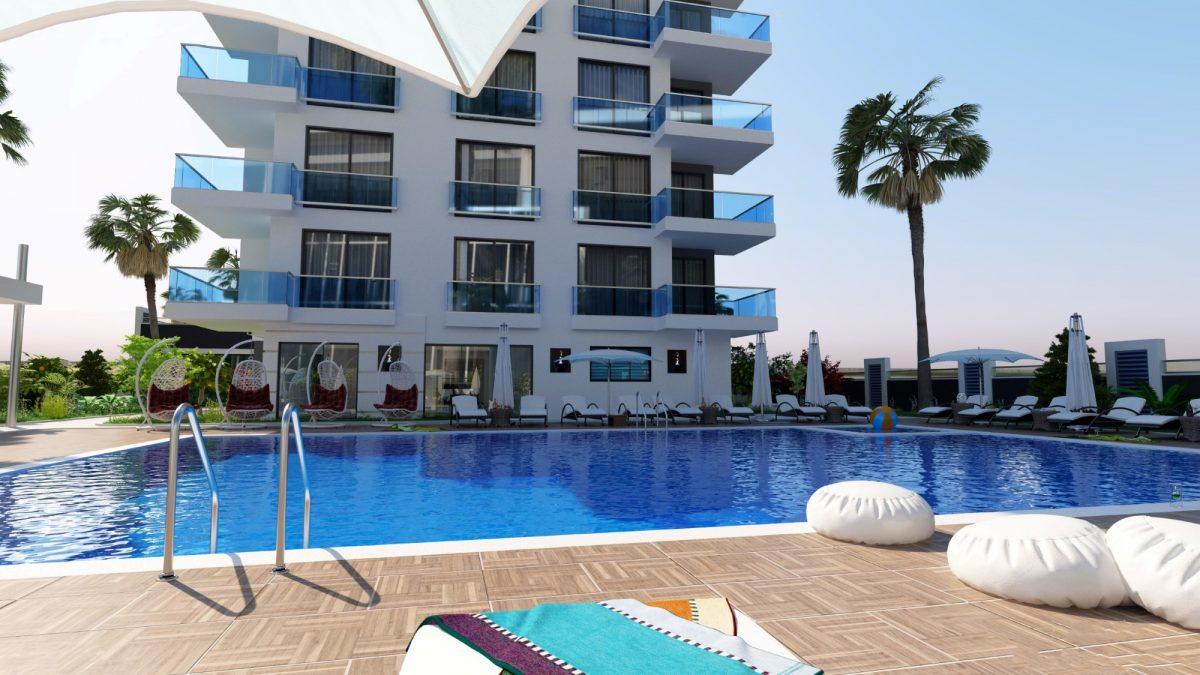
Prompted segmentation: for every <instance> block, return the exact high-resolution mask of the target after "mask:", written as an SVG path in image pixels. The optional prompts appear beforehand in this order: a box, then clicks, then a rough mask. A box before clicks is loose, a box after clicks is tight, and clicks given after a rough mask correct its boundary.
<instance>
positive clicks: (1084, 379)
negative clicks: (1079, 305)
mask: <svg viewBox="0 0 1200 675" xmlns="http://www.w3.org/2000/svg"><path fill="white" fill-rule="evenodd" d="M1067 330H1068V333H1067V409H1068V410H1080V409H1082V408H1095V407H1096V384H1095V382H1094V381H1093V380H1092V360H1091V358H1090V357H1089V356H1088V346H1087V334H1086V333H1084V332H1083V317H1082V316H1079V315H1078V314H1072V315H1071V323H1070V325H1069V326H1068V329H1067Z"/></svg>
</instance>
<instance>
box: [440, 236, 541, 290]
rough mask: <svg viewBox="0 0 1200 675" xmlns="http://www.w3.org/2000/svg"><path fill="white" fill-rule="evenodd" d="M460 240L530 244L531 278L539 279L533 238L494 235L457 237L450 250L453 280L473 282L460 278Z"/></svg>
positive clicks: (513, 282)
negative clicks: (505, 237)
mask: <svg viewBox="0 0 1200 675" xmlns="http://www.w3.org/2000/svg"><path fill="white" fill-rule="evenodd" d="M460 241H467V242H471V241H474V242H486V243H489V244H529V278H530V279H537V277H536V276H535V274H536V272H537V269H536V267H535V266H534V265H535V262H536V258H535V250H536V248H537V247H536V245H535V242H534V241H533V240H531V239H497V238H494V237H455V238H454V241H453V242H452V243H451V251H450V280H451V281H459V282H462V283H473V282H472V281H471V280H470V279H459V278H458V242H460ZM504 283H508V284H515V283H521V282H516V281H506V282H504ZM528 283H530V284H533V283H535V282H533V281H530V282H528Z"/></svg>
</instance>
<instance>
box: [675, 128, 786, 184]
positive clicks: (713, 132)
mask: <svg viewBox="0 0 1200 675" xmlns="http://www.w3.org/2000/svg"><path fill="white" fill-rule="evenodd" d="M653 141H654V145H655V146H656V147H659V148H667V149H669V150H670V151H671V161H672V162H683V163H685V164H705V165H711V166H712V168H713V171H715V172H716V173H720V174H733V173H737V172H738V171H741V170H742V168H743V167H745V166H746V165H747V164H749V163H750V162H752V161H754V160H755V159H756V158H757V157H758V156H759V155H761V154H762V153H764V152H766V151H767V150H768V149H769V148H770V147H771V146H772V145H774V144H775V134H773V133H772V132H770V131H763V130H760V129H741V128H733V127H722V126H716V125H712V124H698V123H694V122H677V121H667V122H664V123H663V125H662V126H661V127H659V129H658V131H656V132H654V136H653Z"/></svg>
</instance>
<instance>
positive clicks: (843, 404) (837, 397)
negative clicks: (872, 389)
mask: <svg viewBox="0 0 1200 675" xmlns="http://www.w3.org/2000/svg"><path fill="white" fill-rule="evenodd" d="M825 398H827V399H829V404H830V405H833V406H837V407H838V408H841V409H842V410H845V411H846V417H847V418H850V417H866V418H869V417H870V416H871V413H872V412H874V411H873V410H871V408H869V407H867V406H865V405H850V403H849V402H848V401H847V400H846V397H845V396H843V395H842V394H829V395H827V396H826V397H825Z"/></svg>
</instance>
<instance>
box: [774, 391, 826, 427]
mask: <svg viewBox="0 0 1200 675" xmlns="http://www.w3.org/2000/svg"><path fill="white" fill-rule="evenodd" d="M825 412H826V411H825V409H824V408H822V407H821V406H819V405H813V404H811V403H808V402H807V401H806V402H804V403H801V402H800V401H799V400H798V399H797V398H796V396H795V395H794V394H780V395H778V396H776V397H775V419H779V418H780V417H781V416H782V417H795V418H796V421H801V420H803V421H805V422H820V421H822V420H824V419H825Z"/></svg>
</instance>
